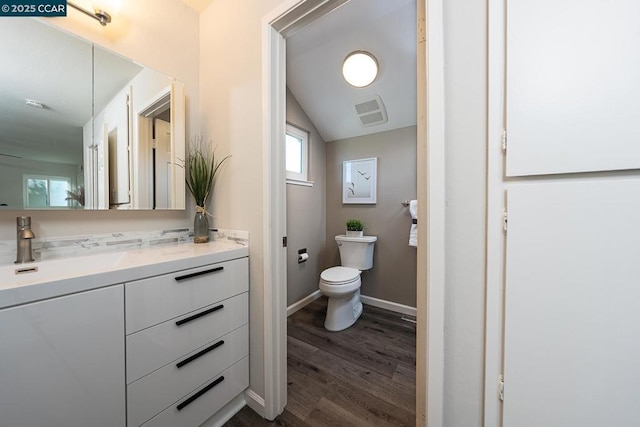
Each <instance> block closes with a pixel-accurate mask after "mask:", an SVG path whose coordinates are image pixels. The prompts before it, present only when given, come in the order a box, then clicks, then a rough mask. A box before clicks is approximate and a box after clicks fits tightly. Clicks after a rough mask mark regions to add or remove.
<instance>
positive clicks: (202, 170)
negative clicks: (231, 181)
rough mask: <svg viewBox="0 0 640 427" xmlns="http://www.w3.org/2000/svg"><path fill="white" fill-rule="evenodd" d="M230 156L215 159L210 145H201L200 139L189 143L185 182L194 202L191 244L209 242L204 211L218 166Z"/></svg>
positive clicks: (213, 150)
mask: <svg viewBox="0 0 640 427" xmlns="http://www.w3.org/2000/svg"><path fill="white" fill-rule="evenodd" d="M229 157H231V156H226V157H224V158H223V159H222V160H218V159H216V156H215V149H214V148H212V147H211V144H203V142H202V138H201V137H196V138H194V139H193V140H192V141H191V148H190V151H189V156H188V157H187V162H186V163H187V171H186V172H187V173H186V181H187V187H188V188H189V191H190V192H191V194H192V195H193V198H194V199H195V201H196V216H195V218H194V220H193V242H194V243H207V242H208V241H209V220H208V219H207V215H208V212H207V211H206V204H207V199H208V198H209V196H210V195H211V192H212V191H213V184H214V180H215V177H216V174H217V173H218V171H219V170H220V166H222V164H223V163H224V162H225V160H227V159H228V158H229Z"/></svg>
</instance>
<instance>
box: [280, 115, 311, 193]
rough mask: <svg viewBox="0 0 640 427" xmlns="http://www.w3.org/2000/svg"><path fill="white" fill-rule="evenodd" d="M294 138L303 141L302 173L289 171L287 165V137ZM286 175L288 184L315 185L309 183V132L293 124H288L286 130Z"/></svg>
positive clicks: (301, 151) (301, 155)
mask: <svg viewBox="0 0 640 427" xmlns="http://www.w3.org/2000/svg"><path fill="white" fill-rule="evenodd" d="M287 135H289V136H292V137H294V138H296V139H298V140H300V141H301V147H300V148H301V150H300V163H301V169H302V172H301V173H297V172H293V171H289V170H287V165H286V163H287V162H286V157H287V153H286V150H287V144H286V136H287ZM285 174H286V178H287V184H297V185H307V186H311V185H313V183H312V182H310V181H309V132H308V131H306V130H304V129H302V128H300V127H298V126H296V125H293V124H291V123H287V126H286V130H285Z"/></svg>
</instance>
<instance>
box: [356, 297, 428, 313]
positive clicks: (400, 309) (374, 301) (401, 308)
mask: <svg viewBox="0 0 640 427" xmlns="http://www.w3.org/2000/svg"><path fill="white" fill-rule="evenodd" d="M360 300H361V301H362V303H363V304H367V305H372V306H374V307H378V308H384V309H385V310H389V311H393V312H396V313H401V314H406V315H409V316H413V317H415V316H416V314H417V312H416V308H415V307H411V306H408V305H404V304H398V303H397V302H391V301H386V300H383V299H378V298H374V297H368V296H366V295H360Z"/></svg>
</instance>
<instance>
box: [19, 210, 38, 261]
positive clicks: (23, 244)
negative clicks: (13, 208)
mask: <svg viewBox="0 0 640 427" xmlns="http://www.w3.org/2000/svg"><path fill="white" fill-rule="evenodd" d="M16 220H17V221H16V222H17V225H18V230H17V233H18V234H17V237H16V241H17V244H18V251H17V258H16V262H15V263H16V264H24V263H25V262H33V253H31V239H33V238H34V237H36V235H35V234H33V231H31V217H30V216H19V217H17V218H16Z"/></svg>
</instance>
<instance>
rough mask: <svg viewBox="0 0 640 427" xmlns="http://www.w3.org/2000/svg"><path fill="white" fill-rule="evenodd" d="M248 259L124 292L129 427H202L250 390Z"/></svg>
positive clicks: (132, 285) (142, 283)
mask: <svg viewBox="0 0 640 427" xmlns="http://www.w3.org/2000/svg"><path fill="white" fill-rule="evenodd" d="M248 287H249V269H248V258H246V257H243V258H238V259H234V260H230V261H226V262H220V263H216V264H210V265H205V266H202V267H198V268H193V269H188V270H182V271H178V272H175V273H169V274H164V275H159V276H156V277H150V278H146V279H142V280H137V281H133V282H128V283H126V284H125V301H126V333H127V336H126V346H127V422H128V424H127V425H128V426H129V427H134V426H141V425H144V426H145V427H149V426H181V427H190V426H193V427H197V426H199V425H200V424H202V423H203V422H204V421H206V420H207V419H208V418H209V417H211V416H212V415H214V414H215V412H216V411H218V410H219V409H221V408H222V407H223V406H224V405H225V404H226V403H228V402H229V401H230V400H231V399H233V398H234V397H235V396H237V395H238V394H240V393H241V392H242V391H243V390H244V389H246V388H247V387H248V385H249V376H248V354H249V345H248V341H249V335H248V320H249V319H248V303H249V299H248Z"/></svg>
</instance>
